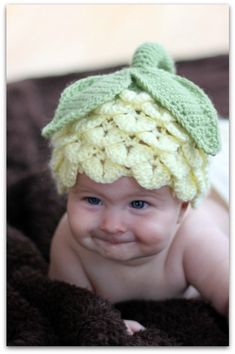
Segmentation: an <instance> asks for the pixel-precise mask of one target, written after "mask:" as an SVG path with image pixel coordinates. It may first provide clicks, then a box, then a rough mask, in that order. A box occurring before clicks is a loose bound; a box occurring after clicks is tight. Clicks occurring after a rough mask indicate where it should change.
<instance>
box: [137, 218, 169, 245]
mask: <svg viewBox="0 0 235 354" xmlns="http://www.w3.org/2000/svg"><path fill="white" fill-rule="evenodd" d="M137 233H138V235H139V238H140V239H141V241H142V242H143V243H145V244H147V245H157V246H159V247H161V246H162V245H163V244H165V242H166V240H167V239H168V233H167V232H166V230H165V228H162V227H161V226H160V225H159V224H157V223H153V222H149V223H142V225H141V226H140V227H139V228H138V229H137Z"/></svg>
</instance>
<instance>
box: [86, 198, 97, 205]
mask: <svg viewBox="0 0 235 354" xmlns="http://www.w3.org/2000/svg"><path fill="white" fill-rule="evenodd" d="M86 200H87V202H88V203H89V204H91V205H100V204H101V200H100V199H99V198H96V197H87V198H86Z"/></svg>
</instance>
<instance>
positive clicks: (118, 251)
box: [83, 239, 155, 265]
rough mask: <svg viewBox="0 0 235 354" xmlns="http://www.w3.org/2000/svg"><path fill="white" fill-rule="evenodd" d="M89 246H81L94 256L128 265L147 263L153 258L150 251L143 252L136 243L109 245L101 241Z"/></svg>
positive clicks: (95, 241) (94, 241)
mask: <svg viewBox="0 0 235 354" xmlns="http://www.w3.org/2000/svg"><path fill="white" fill-rule="evenodd" d="M92 241H93V242H92V243H90V244H89V245H83V246H85V248H87V249H88V250H89V251H92V252H94V253H95V254H96V255H98V256H101V257H102V258H106V259H107V260H113V261H116V262H120V263H123V264H124V263H126V264H129V265H132V264H133V265H138V264H143V263H146V262H148V261H149V260H150V259H152V258H153V257H154V256H155V253H154V254H153V252H152V250H151V251H149V252H146V251H145V252H143V250H141V248H140V246H139V244H138V242H136V241H133V242H125V243H117V244H115V243H110V242H107V241H103V240H99V239H98V240H97V239H96V240H94V239H93V240H92Z"/></svg>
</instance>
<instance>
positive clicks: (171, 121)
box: [50, 89, 209, 206]
mask: <svg viewBox="0 0 235 354" xmlns="http://www.w3.org/2000/svg"><path fill="white" fill-rule="evenodd" d="M51 144H52V146H53V151H52V157H51V161H50V166H51V169H52V173H53V175H54V177H55V180H56V182H57V187H58V190H59V192H61V193H62V192H66V191H67V190H68V189H69V188H70V187H72V186H73V185H74V184H75V183H76V178H77V174H78V173H84V174H86V175H87V176H88V177H90V178H91V179H92V180H94V181H96V182H98V183H112V182H114V181H116V180H117V179H118V178H120V177H121V176H130V177H133V178H135V180H136V181H137V182H138V183H139V184H140V185H141V186H142V187H144V188H146V189H157V188H160V187H162V186H169V187H170V188H171V189H172V190H174V191H175V194H176V196H177V197H178V198H179V199H181V200H183V201H191V203H192V206H196V205H197V204H198V203H199V201H200V200H201V199H202V198H203V197H204V196H205V194H206V193H207V191H208V188H209V181H208V156H207V154H206V153H205V152H204V151H203V150H202V149H200V148H198V147H197V146H196V144H195V142H194V141H193V139H192V138H191V137H190V136H189V134H188V133H187V132H186V130H185V129H184V128H183V127H182V126H180V125H179V124H178V123H177V121H176V119H175V118H174V117H173V116H172V114H170V112H169V111H168V110H166V109H164V108H163V107H161V106H160V105H158V104H157V103H156V102H155V101H154V100H153V98H152V97H151V96H150V95H149V94H148V93H146V92H143V91H136V90H135V91H134V90H131V89H125V90H123V91H122V92H121V93H120V94H119V95H117V96H116V97H115V98H114V99H112V100H110V101H108V102H106V103H104V104H102V105H100V106H99V107H98V108H96V109H95V110H93V111H91V112H90V113H89V114H88V115H87V116H85V117H83V118H81V119H79V120H76V121H75V122H71V123H70V124H68V125H66V126H65V127H64V128H63V129H61V130H59V131H58V132H56V133H54V134H53V136H52V139H51Z"/></svg>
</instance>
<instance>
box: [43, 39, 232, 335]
mask: <svg viewBox="0 0 235 354" xmlns="http://www.w3.org/2000/svg"><path fill="white" fill-rule="evenodd" d="M43 136H45V137H47V138H51V144H52V147H53V150H52V158H51V161H50V167H51V170H52V174H53V176H54V178H55V180H56V183H57V187H58V191H59V192H60V193H63V192H66V193H67V195H68V199H67V200H68V202H67V212H66V213H65V214H64V216H63V217H62V219H61V221H60V223H59V225H58V227H57V229H56V231H55V234H54V237H53V240H52V245H51V257H50V269H49V276H50V277H51V278H52V279H58V280H62V281H65V282H68V283H71V284H75V285H77V286H80V287H84V288H87V289H89V290H90V291H92V292H94V293H96V294H99V295H101V296H103V297H104V298H106V299H108V300H109V301H111V302H113V303H116V302H120V301H125V300H133V299H146V300H148V299H151V300H162V299H169V298H188V297H192V296H198V295H200V296H202V297H203V298H205V299H207V300H208V301H209V302H211V304H212V305H213V306H214V307H215V309H216V310H217V311H218V312H219V313H221V314H223V315H228V298H229V243H228V233H229V231H228V210H227V209H226V208H225V207H224V205H223V204H222V203H221V202H220V200H219V199H218V196H217V195H216V194H215V193H212V192H211V191H210V190H209V187H210V185H209V180H208V168H209V158H210V156H209V155H215V154H216V153H217V152H218V151H219V149H220V140H219V135H218V122H217V114H216V111H215V109H214V107H213V105H212V103H211V102H210V100H209V98H208V97H207V96H206V95H205V93H204V92H203V91H202V90H201V89H200V88H198V87H197V86H196V85H195V84H193V83H192V82H190V81H189V80H186V79H185V78H182V77H180V76H177V75H176V74H175V67H174V62H173V61H172V59H171V58H170V57H169V55H168V54H167V53H166V52H165V50H164V49H163V48H162V47H161V46H160V45H158V44H154V43H145V44H143V45H141V46H140V47H139V48H138V49H137V50H136V52H135V54H134V57H133V60H132V65H131V66H130V67H129V68H124V69H122V70H120V71H118V72H115V73H112V74H109V75H102V76H101V75H100V76H92V77H88V78H86V79H83V80H79V81H76V82H75V83H73V84H72V85H70V86H69V87H67V88H66V89H65V90H64V92H63V93H62V95H61V98H60V101H59V105H58V107H57V110H56V112H55V116H54V119H53V120H52V122H51V123H49V124H48V125H47V126H46V127H45V128H44V129H43ZM199 204H200V205H199ZM125 324H126V327H127V330H128V333H129V334H133V333H134V332H136V331H139V330H143V329H144V327H143V326H142V325H141V324H139V323H137V322H135V321H131V320H125Z"/></svg>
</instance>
